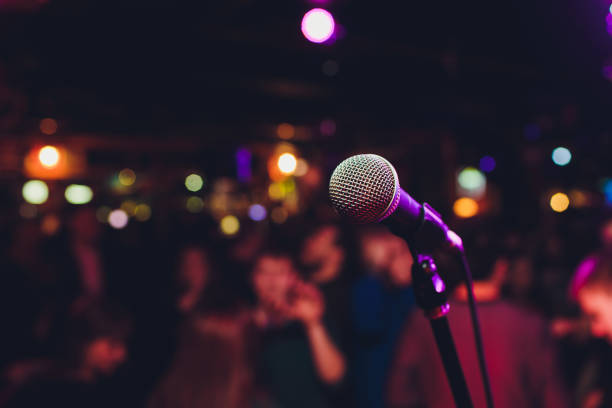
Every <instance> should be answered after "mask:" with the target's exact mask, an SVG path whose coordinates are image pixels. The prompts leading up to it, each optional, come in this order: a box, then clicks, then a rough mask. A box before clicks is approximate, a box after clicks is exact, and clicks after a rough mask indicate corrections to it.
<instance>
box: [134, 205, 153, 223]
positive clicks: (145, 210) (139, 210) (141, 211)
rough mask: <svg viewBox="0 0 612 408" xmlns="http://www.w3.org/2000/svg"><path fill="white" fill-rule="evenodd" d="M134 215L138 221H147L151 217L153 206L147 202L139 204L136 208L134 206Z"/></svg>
mask: <svg viewBox="0 0 612 408" xmlns="http://www.w3.org/2000/svg"><path fill="white" fill-rule="evenodd" d="M134 217H135V218H136V219H137V220H138V221H142V222H144V221H147V220H148V219H149V218H151V207H150V206H149V205H147V204H138V205H137V206H136V208H134Z"/></svg>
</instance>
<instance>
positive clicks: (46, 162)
mask: <svg viewBox="0 0 612 408" xmlns="http://www.w3.org/2000/svg"><path fill="white" fill-rule="evenodd" d="M59 159H60V154H59V150H57V148H56V147H55V146H45V147H43V148H42V149H40V151H39V152H38V160H40V164H42V165H43V166H44V167H47V168H49V167H55V166H57V164H58V163H59Z"/></svg>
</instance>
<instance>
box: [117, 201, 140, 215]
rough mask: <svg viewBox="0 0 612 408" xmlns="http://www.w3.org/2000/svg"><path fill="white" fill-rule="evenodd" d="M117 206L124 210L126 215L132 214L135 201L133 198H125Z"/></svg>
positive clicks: (134, 208)
mask: <svg viewBox="0 0 612 408" xmlns="http://www.w3.org/2000/svg"><path fill="white" fill-rule="evenodd" d="M119 208H121V209H122V210H123V211H125V213H126V214H127V215H128V216H130V215H134V210H136V202H135V201H133V200H125V201H124V202H122V203H121V206H120V207H119Z"/></svg>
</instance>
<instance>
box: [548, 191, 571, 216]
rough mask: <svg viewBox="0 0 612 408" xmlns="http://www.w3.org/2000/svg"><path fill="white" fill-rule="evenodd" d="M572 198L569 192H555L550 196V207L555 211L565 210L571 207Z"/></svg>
mask: <svg viewBox="0 0 612 408" xmlns="http://www.w3.org/2000/svg"><path fill="white" fill-rule="evenodd" d="M569 204H570V200H569V197H568V196H567V194H564V193H555V194H553V195H552V197H550V208H552V209H553V211H555V212H559V213H560V212H563V211H565V210H567V207H569Z"/></svg>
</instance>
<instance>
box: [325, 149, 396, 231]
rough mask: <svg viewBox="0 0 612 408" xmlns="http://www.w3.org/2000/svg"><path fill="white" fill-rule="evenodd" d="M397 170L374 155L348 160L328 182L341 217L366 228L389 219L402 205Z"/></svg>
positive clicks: (359, 156)
mask: <svg viewBox="0 0 612 408" xmlns="http://www.w3.org/2000/svg"><path fill="white" fill-rule="evenodd" d="M399 197H400V195H399V182H398V180H397V175H396V174H395V169H393V166H392V165H391V164H390V163H389V162H388V161H387V160H385V159H384V158H382V157H380V156H377V155H375V154H359V155H356V156H352V157H349V158H348V159H346V160H344V161H343V162H342V163H340V164H339V165H338V167H336V169H335V170H334V173H333V174H332V176H331V179H330V180H329V198H330V200H331V202H332V205H333V206H334V207H335V208H336V211H338V213H339V214H340V215H341V216H344V217H348V218H350V219H352V220H353V221H354V222H357V223H360V224H365V223H370V222H378V221H382V220H383V219H385V218H386V217H387V216H389V215H390V214H391V213H393V211H394V210H395V208H396V207H397V205H398V203H399Z"/></svg>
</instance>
